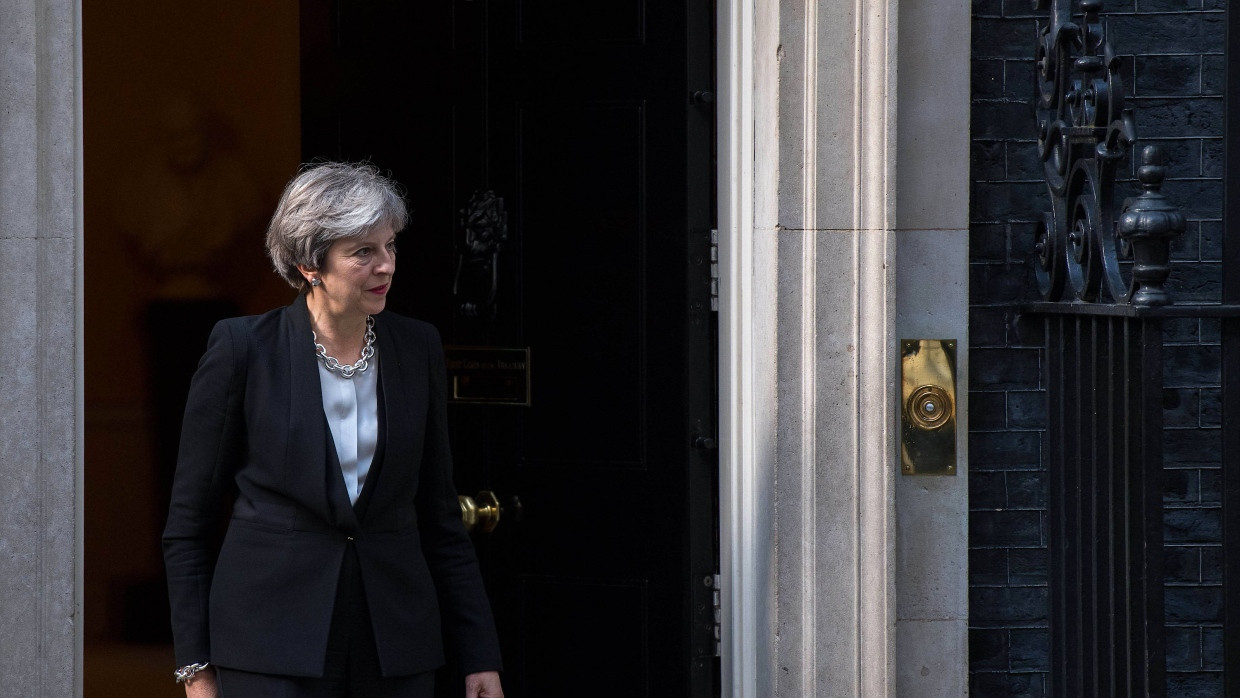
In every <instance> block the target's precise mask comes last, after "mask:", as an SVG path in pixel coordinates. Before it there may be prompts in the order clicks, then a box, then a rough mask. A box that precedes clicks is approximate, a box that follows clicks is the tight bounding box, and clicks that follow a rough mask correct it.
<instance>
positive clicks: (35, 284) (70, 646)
mask: <svg viewBox="0 0 1240 698" xmlns="http://www.w3.org/2000/svg"><path fill="white" fill-rule="evenodd" d="M81 18H82V14H81V5H80V2H79V0H5V1H4V2H0V163H3V167H0V319H2V320H3V326H4V331H3V332H0V356H5V357H9V358H8V359H7V360H6V362H5V368H2V369H0V395H3V396H4V401H5V405H4V426H3V428H2V429H0V592H3V593H2V596H0V628H3V629H4V630H3V633H0V695H3V696H31V697H33V698H52V697H61V696H80V695H81V694H82V561H83V560H82V518H83V498H82V473H83V461H82V437H83V429H82V418H81V416H82V366H83V352H82V100H81V95H82V69H81V65H82V50H81V36H82V33H81V26H82V22H81Z"/></svg>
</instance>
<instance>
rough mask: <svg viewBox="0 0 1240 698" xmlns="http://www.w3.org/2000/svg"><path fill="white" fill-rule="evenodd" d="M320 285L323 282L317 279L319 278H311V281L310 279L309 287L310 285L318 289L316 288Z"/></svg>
mask: <svg viewBox="0 0 1240 698" xmlns="http://www.w3.org/2000/svg"><path fill="white" fill-rule="evenodd" d="M322 283H323V282H322V281H321V280H320V279H319V277H317V276H316V277H314V278H312V279H310V285H311V286H315V287H318V286H319V285H321V284H322Z"/></svg>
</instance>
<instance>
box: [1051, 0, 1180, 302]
mask: <svg viewBox="0 0 1240 698" xmlns="http://www.w3.org/2000/svg"><path fill="white" fill-rule="evenodd" d="M1034 9H1037V10H1047V9H1049V10H1050V17H1049V20H1048V21H1047V22H1046V23H1045V24H1043V23H1040V22H1039V24H1038V47H1037V61H1036V67H1035V71H1036V78H1035V82H1036V87H1035V89H1036V92H1037V94H1036V100H1037V101H1036V105H1035V109H1036V114H1037V122H1038V154H1039V155H1040V156H1041V159H1042V163H1043V172H1044V177H1045V179H1046V185H1047V188H1048V189H1049V190H1050V195H1051V210H1050V211H1047V212H1046V213H1044V214H1043V218H1042V221H1041V222H1040V223H1039V224H1038V225H1037V226H1036V229H1035V236H1036V243H1035V249H1036V250H1037V263H1036V269H1037V277H1038V287H1039V290H1040V291H1041V293H1042V296H1043V298H1045V299H1046V300H1048V301H1059V300H1075V301H1085V302H1099V301H1101V300H1103V298H1104V293H1105V294H1106V295H1109V296H1110V298H1111V299H1112V300H1113V301H1114V302H1116V303H1131V304H1133V305H1166V304H1168V303H1170V302H1171V301H1170V297H1169V296H1168V295H1167V293H1166V290H1165V289H1163V288H1162V283H1163V281H1164V280H1165V279H1166V274H1165V273H1162V274H1161V276H1160V277H1159V276H1158V274H1156V273H1154V269H1153V267H1155V266H1159V264H1157V263H1152V262H1151V263H1146V262H1143V261H1142V260H1154V259H1162V260H1163V261H1162V262H1161V267H1163V268H1165V267H1166V258H1167V254H1168V249H1169V245H1170V240H1171V238H1172V237H1174V236H1175V235H1178V234H1180V233H1182V232H1183V230H1184V218H1183V216H1182V215H1180V214H1178V213H1176V214H1175V215H1171V213H1172V211H1173V209H1172V208H1171V207H1170V205H1169V204H1167V203H1166V202H1165V200H1163V199H1162V198H1161V194H1158V189H1159V187H1160V186H1161V183H1162V178H1163V172H1164V170H1163V168H1162V166H1161V165H1162V162H1161V160H1162V155H1161V152H1160V151H1159V150H1158V149H1157V148H1154V149H1150V148H1147V149H1146V150H1147V154H1146V157H1147V158H1149V163H1150V164H1149V167H1152V168H1154V169H1150V170H1148V172H1147V175H1146V176H1148V177H1151V178H1152V179H1150V181H1149V182H1148V183H1147V182H1146V176H1142V183H1143V184H1145V185H1146V190H1147V192H1146V194H1143V195H1142V196H1140V197H1136V198H1134V199H1130V200H1128V201H1127V202H1125V204H1124V208H1125V210H1127V209H1128V208H1129V207H1130V206H1133V205H1141V206H1145V205H1153V204H1152V200H1151V199H1149V198H1147V195H1152V196H1157V197H1158V200H1159V203H1158V204H1157V205H1158V206H1160V207H1162V208H1159V211H1160V212H1161V213H1160V214H1159V215H1160V216H1162V217H1161V218H1159V223H1158V224H1157V227H1158V228H1159V229H1160V230H1161V232H1159V233H1158V234H1154V233H1153V232H1152V230H1146V228H1145V227H1142V226H1146V224H1145V223H1140V224H1138V223H1135V222H1134V223H1133V224H1132V225H1134V226H1136V227H1141V228H1142V230H1143V231H1145V232H1142V233H1138V232H1137V231H1136V228H1131V229H1129V228H1126V227H1124V226H1117V221H1118V220H1119V218H1120V217H1121V216H1122V215H1124V214H1123V212H1121V213H1120V214H1119V215H1117V213H1116V210H1115V203H1114V188H1115V175H1116V171H1117V169H1118V168H1119V167H1120V165H1121V164H1122V163H1123V162H1124V159H1125V157H1126V156H1127V155H1128V152H1129V149H1130V148H1131V146H1132V143H1133V142H1134V141H1135V140H1136V137H1137V135H1136V124H1135V121H1134V118H1133V113H1132V110H1131V109H1129V108H1126V107H1125V106H1124V96H1125V94H1124V83H1123V80H1122V78H1121V76H1120V59H1119V57H1118V56H1116V55H1115V52H1114V50H1113V49H1112V48H1111V44H1110V41H1109V40H1108V38H1107V28H1106V25H1105V23H1104V22H1103V21H1102V19H1101V18H1100V17H1099V14H1100V12H1101V11H1102V0H1034ZM1155 161H1157V164H1156V165H1155V164H1154V162H1155ZM1145 169H1146V168H1145V167H1143V168H1142V170H1143V171H1145ZM1155 180H1156V181H1155ZM1138 202H1143V203H1138ZM1175 216H1179V218H1178V227H1177V225H1176V218H1175ZM1138 219H1139V220H1146V218H1142V217H1140V216H1139V217H1138V218H1137V219H1134V220H1138ZM1125 220H1127V219H1125ZM1151 220H1152V219H1151ZM1134 246H1135V248H1136V260H1137V264H1136V266H1135V268H1134V264H1133V259H1134ZM1151 264H1152V265H1153V266H1151ZM1138 272H1139V273H1138ZM1156 277H1157V278H1156Z"/></svg>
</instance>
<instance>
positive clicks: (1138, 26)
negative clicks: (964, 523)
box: [969, 0, 1224, 697]
mask: <svg viewBox="0 0 1240 698" xmlns="http://www.w3.org/2000/svg"><path fill="white" fill-rule="evenodd" d="M1030 5H1031V3H1030V2H1029V0H973V27H972V29H973V34H972V48H973V60H972V80H973V83H972V84H973V100H972V125H971V130H972V133H971V136H972V139H971V140H972V152H971V174H970V177H971V180H972V200H971V212H970V306H971V308H970V319H969V333H970V338H969V344H970V351H971V358H970V365H969V373H970V379H969V380H970V382H969V400H970V410H969V431H970V435H969V461H970V462H969V468H970V473H969V477H970V483H969V497H970V502H969V508H970V515H969V587H970V589H969V604H970V609H969V614H970V634H969V665H970V666H969V668H970V689H971V694H972V695H974V696H982V697H987V696H1042V695H1045V694H1046V682H1045V677H1046V671H1047V668H1048V665H1049V656H1048V655H1049V635H1048V633H1047V616H1048V612H1049V608H1048V592H1047V586H1046V585H1047V564H1048V561H1047V555H1046V542H1047V541H1046V534H1047V521H1046V511H1045V509H1046V497H1047V480H1046V473H1045V467H1044V462H1043V444H1044V434H1043V430H1044V428H1045V423H1046V414H1045V410H1046V407H1045V404H1046V403H1045V395H1044V393H1043V392H1042V384H1041V377H1040V369H1039V362H1040V360H1041V358H1042V353H1043V352H1042V333H1041V326H1040V324H1039V321H1038V320H1036V319H1033V318H1022V317H1021V316H1020V315H1019V313H1018V312H1017V311H1018V308H1019V307H1020V306H1021V304H1023V303H1026V302H1029V301H1032V300H1035V299H1036V297H1037V289H1036V284H1035V282H1034V277H1033V271H1032V269H1033V267H1032V265H1031V262H1030V258H1031V254H1032V243H1033V232H1032V229H1033V223H1034V221H1035V220H1037V219H1038V218H1039V217H1040V216H1041V212H1042V211H1043V210H1045V209H1046V208H1047V205H1048V204H1047V198H1046V196H1047V195H1046V190H1045V185H1043V184H1042V174H1041V164H1040V163H1039V162H1038V160H1037V155H1036V146H1035V142H1034V120H1033V114H1032V109H1031V107H1030V99H1031V95H1032V92H1033V88H1032V55H1033V49H1034V46H1035V15H1034V14H1033V13H1032V12H1031V11H1030V9H1029V8H1030ZM1105 8H1106V11H1105V14H1106V15H1107V16H1108V17H1109V18H1110V20H1109V26H1110V31H1111V41H1112V45H1113V46H1114V48H1115V50H1116V51H1117V52H1118V53H1119V54H1120V55H1121V56H1123V60H1124V75H1125V81H1126V84H1127V86H1128V88H1129V94H1130V95H1131V97H1130V101H1129V104H1130V105H1132V106H1133V107H1135V109H1136V118H1137V130H1138V135H1139V136H1140V138H1141V140H1140V143H1139V144H1138V145H1141V144H1147V143H1158V144H1160V145H1162V146H1163V147H1164V148H1165V150H1166V152H1167V154H1168V156H1169V159H1170V162H1169V165H1170V173H1169V180H1168V182H1167V184H1166V186H1165V187H1164V193H1165V194H1166V195H1167V196H1168V197H1169V198H1170V199H1171V200H1172V201H1174V202H1175V203H1176V204H1177V205H1179V206H1180V207H1181V208H1182V210H1184V211H1185V213H1186V214H1187V216H1188V218H1189V225H1188V231H1187V233H1186V234H1185V236H1184V237H1183V238H1182V239H1180V240H1178V241H1176V242H1175V244H1174V246H1173V257H1174V270H1173V272H1172V277H1171V280H1170V282H1169V287H1170V289H1171V290H1172V293H1173V294H1174V297H1175V299H1176V300H1177V301H1178V302H1216V301H1218V300H1220V298H1221V291H1220V284H1221V259H1222V233H1223V228H1222V222H1221V215H1222V214H1221V211H1222V179H1221V176H1222V157H1223V155H1222V153H1223V143H1222V127H1223V122H1222V111H1223V101H1222V85H1223V48H1224V32H1223V12H1222V9H1223V0H1107V2H1106V3H1105ZM1124 177H1125V178H1126V179H1128V180H1129V181H1128V182H1126V183H1125V184H1123V185H1122V186H1121V187H1120V191H1119V196H1120V197H1123V196H1127V195H1129V193H1131V192H1132V191H1133V190H1134V189H1135V186H1134V185H1133V183H1132V176H1131V167H1130V169H1129V171H1128V173H1127V174H1126V175H1124ZM1219 332H1220V328H1219V324H1218V322H1217V321H1214V320H1176V321H1169V322H1168V323H1167V324H1166V328H1165V332H1164V344H1165V346H1166V350H1165V352H1166V366H1165V374H1166V375H1165V381H1166V386H1167V390H1166V393H1165V401H1164V406H1165V413H1164V414H1165V421H1166V427H1167V429H1166V433H1165V439H1164V453H1165V461H1166V491H1165V496H1164V503H1165V506H1166V514H1165V519H1164V521H1165V526H1164V535H1165V538H1166V578H1167V584H1166V596H1165V600H1166V613H1167V669H1168V695H1173V696H1183V697H1194V696H1221V695H1222V674H1221V671H1222V604H1223V595H1222V586H1221V584H1222V554H1221V553H1222V549H1221V539H1222V533H1221V523H1220V493H1221V489H1222V488H1221V477H1220V469H1219V451H1220V426H1221V415H1220V412H1221V401H1220V390H1219V379H1220V376H1219V362H1220V347H1219Z"/></svg>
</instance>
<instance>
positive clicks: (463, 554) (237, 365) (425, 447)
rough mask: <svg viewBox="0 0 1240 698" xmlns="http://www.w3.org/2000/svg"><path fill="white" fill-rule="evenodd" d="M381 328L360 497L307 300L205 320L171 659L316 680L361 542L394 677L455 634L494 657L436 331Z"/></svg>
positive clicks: (405, 322) (470, 652)
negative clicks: (225, 515) (342, 583)
mask: <svg viewBox="0 0 1240 698" xmlns="http://www.w3.org/2000/svg"><path fill="white" fill-rule="evenodd" d="M374 329H375V336H376V339H375V347H376V353H377V354H378V357H379V363H378V369H379V401H380V405H379V414H380V420H379V421H380V434H379V435H380V446H379V452H378V453H376V458H375V463H374V464H373V465H372V466H371V470H370V472H369V474H368V475H367V478H366V482H365V485H364V487H363V490H362V495H361V499H359V501H358V506H357V507H356V508H355V507H354V506H352V505H351V504H350V503H349V499H348V496H347V494H346V490H345V486H344V480H343V477H342V475H341V473H340V468H339V465H338V462H337V460H336V456H335V449H334V447H332V445H331V444H332V442H331V436H330V431H329V430H328V427H327V422H326V418H325V416H324V414H323V399H322V394H321V392H320V390H321V389H320V387H319V373H318V365H317V359H316V358H315V356H314V351H313V345H312V344H311V339H310V338H311V333H310V321H309V314H308V312H307V309H306V301H305V297H304V296H299V297H298V299H297V300H296V301H294V302H293V304H292V305H290V306H288V307H286V308H282V309H279V310H274V311H271V312H269V313H267V314H265V315H260V316H253V317H242V318H233V319H230V320H224V321H222V322H220V323H219V324H217V325H216V327H215V329H214V330H213V331H212V333H211V338H210V340H209V342H208V345H207V351H206V354H204V355H203V357H202V360H201V361H200V363H199V366H198V371H197V373H196V374H195V375H194V379H193V382H192V384H191V387H190V392H189V399H188V401H187V404H186V408H185V422H184V425H183V427H182V432H181V446H180V452H179V456H178V462H177V472H176V478H175V480H174V483H173V488H172V504H171V508H170V510H169V513H168V523H167V527H166V528H165V530H164V538H163V541H164V560H165V565H166V567H167V573H168V589H169V595H170V600H171V603H172V626H173V637H174V641H175V644H176V658H177V664H178V665H179V666H182V665H186V664H191V663H194V662H202V661H210V662H212V663H215V664H217V665H220V666H225V667H230V668H234V669H241V670H244V671H253V672H262V673H272V674H282V675H287V676H321V675H322V673H323V664H324V657H325V654H326V648H327V635H328V630H329V628H330V625H331V617H332V607H333V604H334V601H335V590H336V582H337V579H338V577H339V573H340V566H341V563H342V560H343V559H344V554H345V548H346V546H347V545H355V546H356V548H357V556H358V562H359V564H360V568H361V575H362V580H363V586H364V588H365V594H366V599H367V604H368V606H369V608H370V609H371V622H372V623H373V625H374V630H375V640H376V644H377V646H378V651H379V660H380V665H381V667H382V670H383V673H384V675H386V676H400V675H406V674H412V673H417V672H422V671H428V670H431V669H434V668H436V667H438V666H440V665H441V664H442V663H443V662H444V640H445V639H446V641H447V644H448V649H449V651H451V652H453V654H454V658H455V659H456V660H457V662H458V663H459V664H460V668H461V669H462V670H463V671H465V672H466V673H471V672H475V671H484V670H492V669H499V668H500V660H499V645H498V641H497V639H496V634H495V629H494V622H493V620H492V617H491V610H490V607H489V604H488V602H487V599H486V595H485V592H484V590H483V588H482V581H481V577H480V575H479V571H478V564H477V560H476V558H475V555H474V550H473V544H472V542H471V541H470V540H469V537H468V535H467V534H466V532H465V530H464V527H463V526H462V524H461V517H460V508H459V505H458V504H457V498H456V490H455V488H454V487H453V484H452V476H451V455H450V452H449V448H448V431H447V424H446V375H445V369H444V363H443V350H442V345H441V344H440V339H439V334H438V333H437V332H436V331H435V329H434V328H433V327H432V326H430V325H428V324H426V323H424V322H421V321H418V320H413V319H410V318H406V317H402V316H399V315H396V314H393V313H389V312H384V313H380V314H379V315H377V316H375V328H374ZM229 504H231V512H232V513H231V519H230V520H229V522H228V527H227V532H226V533H225V534H224V537H223V542H222V544H219V542H218V531H219V530H220V528H221V526H220V520H219V519H220V516H221V512H224V511H227V510H228V505H229ZM217 546H218V557H217V554H216V550H217ZM441 627H442V631H441Z"/></svg>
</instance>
